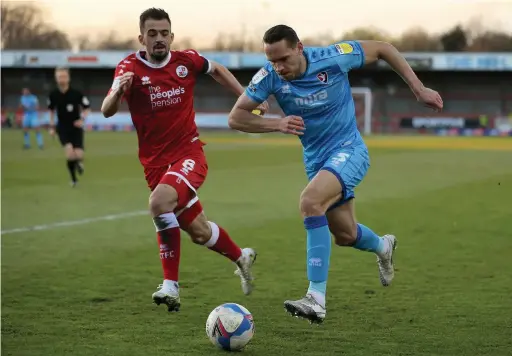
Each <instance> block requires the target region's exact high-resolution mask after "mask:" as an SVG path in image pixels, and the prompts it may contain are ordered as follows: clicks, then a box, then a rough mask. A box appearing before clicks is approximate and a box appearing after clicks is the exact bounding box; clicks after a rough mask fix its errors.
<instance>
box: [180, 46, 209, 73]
mask: <svg viewBox="0 0 512 356" xmlns="http://www.w3.org/2000/svg"><path fill="white" fill-rule="evenodd" d="M183 53H185V55H186V56H187V57H188V58H190V60H191V61H192V63H193V64H194V73H197V74H209V73H210V72H211V67H212V66H211V63H210V61H209V60H208V59H206V58H205V57H203V56H202V55H201V54H200V53H199V52H197V51H196V50H193V49H187V50H185V51H183Z"/></svg>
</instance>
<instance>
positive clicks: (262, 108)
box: [256, 101, 269, 115]
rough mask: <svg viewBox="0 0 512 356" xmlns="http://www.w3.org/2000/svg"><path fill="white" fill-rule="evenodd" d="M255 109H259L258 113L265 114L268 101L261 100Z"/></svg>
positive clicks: (267, 108)
mask: <svg viewBox="0 0 512 356" xmlns="http://www.w3.org/2000/svg"><path fill="white" fill-rule="evenodd" d="M256 110H259V111H260V115H265V113H266V112H267V111H268V110H269V105H268V102H267V101H264V102H262V103H261V104H260V105H258V107H257V108H256Z"/></svg>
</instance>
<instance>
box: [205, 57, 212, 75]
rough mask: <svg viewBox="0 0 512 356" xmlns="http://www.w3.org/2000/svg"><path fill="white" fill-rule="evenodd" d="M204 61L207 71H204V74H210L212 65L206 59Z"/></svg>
mask: <svg viewBox="0 0 512 356" xmlns="http://www.w3.org/2000/svg"><path fill="white" fill-rule="evenodd" d="M205 61H206V64H207V66H208V67H207V69H206V72H205V74H211V73H212V69H213V68H212V63H211V62H210V61H209V60H208V59H206V58H205Z"/></svg>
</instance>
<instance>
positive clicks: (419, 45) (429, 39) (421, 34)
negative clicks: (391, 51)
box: [394, 27, 442, 52]
mask: <svg viewBox="0 0 512 356" xmlns="http://www.w3.org/2000/svg"><path fill="white" fill-rule="evenodd" d="M394 44H395V46H396V47H397V48H398V49H399V50H400V51H404V52H437V51H440V50H442V46H441V43H440V42H439V38H438V37H437V36H433V35H430V34H429V33H427V31H425V30H424V29H422V28H420V27H417V28H412V29H410V30H408V31H406V32H404V33H403V34H402V36H401V37H400V38H399V39H397V40H396V41H394Z"/></svg>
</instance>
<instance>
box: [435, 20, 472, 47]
mask: <svg viewBox="0 0 512 356" xmlns="http://www.w3.org/2000/svg"><path fill="white" fill-rule="evenodd" d="M440 40H441V44H442V45H443V49H444V51H445V52H461V51H464V50H465V49H466V47H467V45H468V36H467V34H466V31H464V29H463V28H462V26H461V25H457V26H455V27H454V28H452V29H451V30H449V31H448V32H446V33H444V34H442V35H441V37H440Z"/></svg>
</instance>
